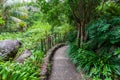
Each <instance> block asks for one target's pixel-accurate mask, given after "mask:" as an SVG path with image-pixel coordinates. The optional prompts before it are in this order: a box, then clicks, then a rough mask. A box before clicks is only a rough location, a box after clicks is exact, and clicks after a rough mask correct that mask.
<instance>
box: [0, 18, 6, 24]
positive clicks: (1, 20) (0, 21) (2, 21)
mask: <svg viewBox="0 0 120 80" xmlns="http://www.w3.org/2000/svg"><path fill="white" fill-rule="evenodd" d="M4 23H5V21H4V20H3V19H2V18H1V17H0V25H3V24H4Z"/></svg>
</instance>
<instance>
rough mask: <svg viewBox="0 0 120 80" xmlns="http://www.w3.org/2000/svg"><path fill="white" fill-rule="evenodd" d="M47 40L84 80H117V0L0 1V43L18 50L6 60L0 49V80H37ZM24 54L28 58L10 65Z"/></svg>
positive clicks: (119, 36)
mask: <svg viewBox="0 0 120 80" xmlns="http://www.w3.org/2000/svg"><path fill="white" fill-rule="evenodd" d="M49 36H53V38H54V39H52V42H51V41H50V42H51V44H54V45H55V44H57V43H62V42H64V43H66V44H67V45H68V46H69V48H68V50H67V53H68V56H69V58H70V60H71V61H72V62H73V63H74V64H75V65H76V67H77V70H78V71H83V73H84V74H85V79H86V80H87V79H88V78H89V79H90V80H119V79H120V1H119V0H30V1H29V0H28V1H26V0H21V1H20V0H0V41H4V40H17V41H19V42H20V43H21V44H22V45H21V47H20V48H19V50H18V51H17V54H16V55H15V57H10V58H9V59H7V60H6V59H5V58H6V57H5V56H3V55H2V54H3V53H2V50H1V47H0V80H40V71H41V70H40V69H41V67H43V66H42V63H43V58H44V57H45V56H46V52H47V50H48V49H50V48H51V47H52V46H51V44H50V45H49ZM47 40H48V43H47ZM0 46H1V45H0ZM25 50H30V51H31V53H32V56H30V57H29V58H27V59H25V61H24V62H23V63H19V62H16V61H15V60H16V59H17V57H19V56H20V55H21V54H22V53H23V52H24V51H25Z"/></svg>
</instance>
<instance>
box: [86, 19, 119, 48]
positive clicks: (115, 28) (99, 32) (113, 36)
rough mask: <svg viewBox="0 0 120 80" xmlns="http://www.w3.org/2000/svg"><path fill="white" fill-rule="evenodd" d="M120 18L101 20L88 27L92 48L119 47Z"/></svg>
mask: <svg viewBox="0 0 120 80" xmlns="http://www.w3.org/2000/svg"><path fill="white" fill-rule="evenodd" d="M119 26H120V17H113V18H100V19H98V20H97V21H94V22H92V23H91V24H89V25H88V28H87V32H88V33H89V41H88V44H89V43H93V44H92V45H90V47H94V49H95V48H100V47H102V46H112V45H114V46H119V42H120V37H119V35H120V28H119Z"/></svg>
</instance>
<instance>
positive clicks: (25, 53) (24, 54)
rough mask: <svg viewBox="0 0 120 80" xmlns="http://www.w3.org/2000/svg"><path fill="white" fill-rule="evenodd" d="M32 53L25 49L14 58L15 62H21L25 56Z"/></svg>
mask: <svg viewBox="0 0 120 80" xmlns="http://www.w3.org/2000/svg"><path fill="white" fill-rule="evenodd" d="M31 55H32V53H31V51H30V50H28V49H27V50H25V51H23V53H22V54H21V55H20V56H19V57H18V58H17V59H16V60H15V62H19V63H23V62H24V61H25V59H26V58H28V57H30V56H31Z"/></svg>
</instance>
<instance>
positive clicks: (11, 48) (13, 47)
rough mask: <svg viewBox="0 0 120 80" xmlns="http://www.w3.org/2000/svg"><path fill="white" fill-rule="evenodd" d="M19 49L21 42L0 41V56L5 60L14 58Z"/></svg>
mask: <svg viewBox="0 0 120 80" xmlns="http://www.w3.org/2000/svg"><path fill="white" fill-rule="evenodd" d="M20 47H21V42H20V41H18V40H2V41H0V56H2V57H4V59H5V60H9V58H14V57H15V55H16V54H17V52H18V49H19V48H20Z"/></svg>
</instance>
